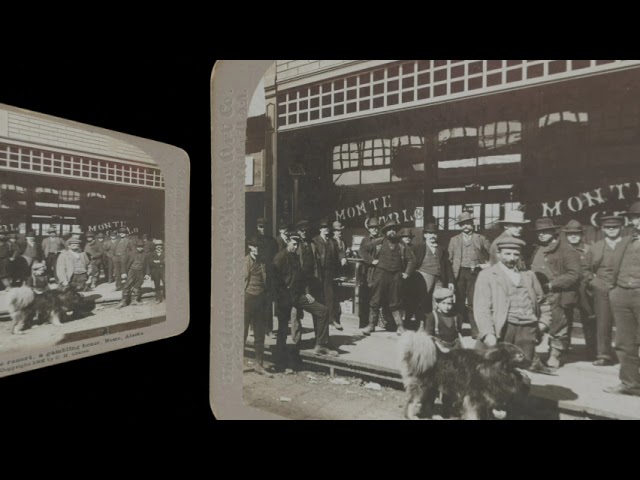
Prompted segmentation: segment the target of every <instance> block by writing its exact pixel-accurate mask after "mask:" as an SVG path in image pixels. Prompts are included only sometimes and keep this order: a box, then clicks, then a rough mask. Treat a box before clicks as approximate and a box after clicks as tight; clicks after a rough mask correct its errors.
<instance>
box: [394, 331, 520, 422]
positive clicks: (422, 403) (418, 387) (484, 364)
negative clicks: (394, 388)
mask: <svg viewBox="0 0 640 480" xmlns="http://www.w3.org/2000/svg"><path fill="white" fill-rule="evenodd" d="M525 364H526V360H525V356H524V353H523V352H522V350H521V349H520V348H519V347H517V346H515V345H512V344H509V343H500V344H498V345H496V346H495V347H492V348H489V349H487V350H484V351H480V350H471V349H462V350H448V349H446V348H444V347H442V346H441V345H440V344H438V340H437V339H435V338H433V337H431V336H429V335H427V334H426V333H425V332H422V331H418V332H411V331H408V332H406V333H404V334H403V335H402V337H401V338H400V365H401V369H400V372H401V375H402V381H403V383H404V387H405V391H406V392H407V397H408V398H407V404H406V407H405V417H406V418H410V419H416V418H420V417H422V416H432V415H433V406H434V401H435V399H436V397H437V396H438V394H439V393H441V394H442V413H443V415H444V416H447V417H449V416H461V417H462V418H463V419H469V420H472V419H473V420H475V419H490V418H492V411H493V410H494V409H499V410H509V408H510V406H511V405H512V404H513V402H514V401H515V400H516V399H517V398H522V397H524V396H526V395H527V394H528V392H529V386H530V382H529V379H528V377H527V376H526V374H523V373H521V372H520V371H519V370H518V367H520V366H524V365H525Z"/></svg>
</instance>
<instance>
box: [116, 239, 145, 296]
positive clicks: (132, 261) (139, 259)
mask: <svg viewBox="0 0 640 480" xmlns="http://www.w3.org/2000/svg"><path fill="white" fill-rule="evenodd" d="M135 248H136V249H135V251H132V252H129V254H128V255H127V258H126V261H125V268H126V271H127V272H128V273H123V274H122V278H126V282H125V283H124V287H123V288H122V300H121V301H120V303H119V304H118V307H117V308H122V307H126V306H127V304H128V302H129V301H130V300H131V297H132V296H133V298H134V300H133V301H132V302H131V305H143V303H142V283H143V282H144V281H145V280H149V271H150V265H149V255H148V254H147V253H145V251H144V242H143V241H142V240H138V241H137V242H136V247H135Z"/></svg>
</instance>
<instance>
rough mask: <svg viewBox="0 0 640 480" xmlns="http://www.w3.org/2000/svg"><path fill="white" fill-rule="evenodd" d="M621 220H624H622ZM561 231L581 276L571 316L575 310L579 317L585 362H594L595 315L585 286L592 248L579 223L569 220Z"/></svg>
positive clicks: (595, 353)
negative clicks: (575, 257)
mask: <svg viewBox="0 0 640 480" xmlns="http://www.w3.org/2000/svg"><path fill="white" fill-rule="evenodd" d="M622 220H624V218H623V219H622ZM562 231H563V232H564V236H565V238H566V239H567V243H568V245H569V246H571V248H573V249H574V250H575V251H576V252H577V253H578V255H579V256H580V266H581V268H582V270H581V274H582V275H581V278H580V285H579V287H578V304H577V307H578V308H577V309H575V310H572V311H571V314H572V315H573V314H574V313H575V312H576V310H577V311H578V313H579V315H580V323H582V332H583V335H584V341H585V344H586V350H587V354H586V357H587V360H590V361H594V360H596V355H597V350H598V349H597V342H596V315H595V313H594V311H593V305H592V294H591V292H588V291H587V284H588V282H589V277H590V273H589V262H590V260H589V255H590V252H591V249H592V248H593V247H592V246H590V245H588V244H587V243H585V241H584V229H583V227H582V224H581V223H580V222H579V221H577V220H570V221H569V223H567V224H566V225H565V227H564V228H563V229H562ZM608 293H609V292H608V291H607V296H608ZM612 321H613V320H612ZM609 344H611V334H609ZM610 348H611V347H609V349H610ZM596 361H597V360H596ZM596 365H597V363H596Z"/></svg>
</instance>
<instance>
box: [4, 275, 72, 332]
mask: <svg viewBox="0 0 640 480" xmlns="http://www.w3.org/2000/svg"><path fill="white" fill-rule="evenodd" d="M82 302H83V297H82V295H80V294H79V293H78V292H77V291H76V289H75V288H74V287H73V286H72V285H67V286H66V287H63V288H61V289H55V290H47V291H46V292H44V293H41V294H37V293H35V292H34V291H33V290H32V289H31V288H29V287H19V288H14V289H12V290H11V291H10V292H9V315H11V318H12V320H13V328H12V330H11V331H12V333H13V334H14V335H16V334H21V333H24V332H25V330H28V329H29V328H31V327H32V326H33V324H34V321H35V320H36V319H37V323H46V322H50V323H51V324H53V325H55V326H56V327H59V326H61V325H62V323H64V322H65V321H66V320H67V312H69V311H72V310H74V309H76V308H78V307H79V306H80V305H81V304H82Z"/></svg>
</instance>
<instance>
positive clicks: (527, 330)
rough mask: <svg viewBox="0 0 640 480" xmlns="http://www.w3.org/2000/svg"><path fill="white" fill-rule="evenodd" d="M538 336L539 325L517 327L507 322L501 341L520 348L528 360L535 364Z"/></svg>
mask: <svg viewBox="0 0 640 480" xmlns="http://www.w3.org/2000/svg"><path fill="white" fill-rule="evenodd" d="M537 334H538V325H537V324H535V323H534V324H531V325H515V324H513V323H509V322H507V324H506V326H505V330H504V335H503V338H502V339H501V341H502V342H504V343H512V344H513V345H515V346H517V347H520V348H521V349H522V351H523V352H524V355H525V357H526V358H527V360H528V361H529V362H533V359H534V357H535V354H536V343H537Z"/></svg>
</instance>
